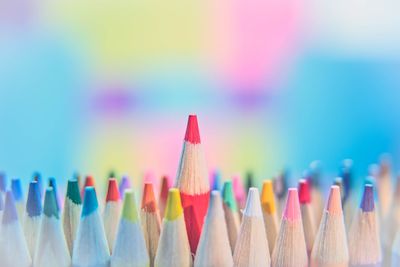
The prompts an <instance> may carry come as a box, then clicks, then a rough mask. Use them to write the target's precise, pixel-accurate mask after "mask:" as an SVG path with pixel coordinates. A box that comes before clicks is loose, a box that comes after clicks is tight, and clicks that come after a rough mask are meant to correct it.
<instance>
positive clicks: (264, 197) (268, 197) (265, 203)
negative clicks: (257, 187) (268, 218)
mask: <svg viewBox="0 0 400 267" xmlns="http://www.w3.org/2000/svg"><path fill="white" fill-rule="evenodd" d="M261 206H262V208H263V210H264V211H265V212H266V213H268V214H273V213H275V211H276V207H275V196H274V188H273V184H272V180H265V181H264V182H263V187H262V191H261Z"/></svg>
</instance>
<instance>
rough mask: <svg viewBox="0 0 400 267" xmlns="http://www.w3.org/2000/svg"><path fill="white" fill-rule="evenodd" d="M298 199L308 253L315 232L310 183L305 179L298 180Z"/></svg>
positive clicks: (312, 243) (309, 252)
mask: <svg viewBox="0 0 400 267" xmlns="http://www.w3.org/2000/svg"><path fill="white" fill-rule="evenodd" d="M298 191H299V201H300V211H301V218H302V220H303V229H304V237H305V240H306V248H307V253H308V255H310V254H311V250H312V248H313V245H314V239H315V234H316V231H317V230H316V225H315V216H314V210H315V209H314V208H315V207H313V206H312V204H311V203H312V202H311V192H310V184H309V182H308V181H307V180H304V179H301V180H300V181H299V189H298Z"/></svg>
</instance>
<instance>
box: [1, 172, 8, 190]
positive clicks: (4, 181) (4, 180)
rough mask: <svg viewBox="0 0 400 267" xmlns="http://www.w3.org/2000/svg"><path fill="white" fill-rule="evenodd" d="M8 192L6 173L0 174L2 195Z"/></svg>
mask: <svg viewBox="0 0 400 267" xmlns="http://www.w3.org/2000/svg"><path fill="white" fill-rule="evenodd" d="M6 190H7V176H6V174H5V173H4V172H0V193H3V194H5V193H6Z"/></svg>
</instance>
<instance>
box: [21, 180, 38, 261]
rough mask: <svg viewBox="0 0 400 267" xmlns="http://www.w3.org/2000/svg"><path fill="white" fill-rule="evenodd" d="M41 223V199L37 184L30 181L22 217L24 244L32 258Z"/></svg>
mask: <svg viewBox="0 0 400 267" xmlns="http://www.w3.org/2000/svg"><path fill="white" fill-rule="evenodd" d="M41 221H42V199H41V197H40V188H39V184H38V182H36V181H32V182H30V184H29V191H28V200H27V201H26V213H25V216H24V227H23V228H24V233H25V239H26V243H27V245H28V249H29V253H30V255H31V257H32V258H33V256H34V255H35V249H36V244H37V240H38V237H39V230H40V223H41Z"/></svg>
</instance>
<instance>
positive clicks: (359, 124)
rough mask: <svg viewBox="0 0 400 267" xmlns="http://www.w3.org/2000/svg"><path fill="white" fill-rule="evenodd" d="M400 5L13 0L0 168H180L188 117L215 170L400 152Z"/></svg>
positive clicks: (267, 168) (101, 172) (61, 173)
mask: <svg viewBox="0 0 400 267" xmlns="http://www.w3.org/2000/svg"><path fill="white" fill-rule="evenodd" d="M398 10H400V2H398V1H390V0H384V1H377V2H374V1H361V0H351V1H348V0H338V1H333V2H331V1H318V0H311V1H307V3H304V2H303V1H300V0H281V1H273V0H267V1H265V0H252V1H240V0H229V1H228V0H220V1H211V0H202V1H198V0H195V1H185V0H169V1H162V0H146V1H144V0H114V1H104V0H100V1H98V0H96V1H95V0H59V1H50V0H14V1H7V0H1V1H0V127H1V128H0V169H2V170H4V171H6V172H7V174H8V176H10V177H21V178H24V179H28V178H30V177H31V175H32V173H33V172H34V171H40V172H42V174H43V175H44V176H46V177H48V176H55V177H57V178H58V179H67V178H70V177H71V176H72V173H73V172H75V171H79V172H80V173H81V174H89V173H90V174H93V175H94V176H95V177H97V178H98V179H99V178H102V177H104V178H106V177H107V174H108V172H109V171H110V170H114V171H115V172H116V173H117V174H128V175H130V176H131V177H132V178H133V179H134V180H135V179H136V178H138V177H142V176H143V175H144V174H145V173H149V172H150V173H153V174H154V175H156V176H159V175H163V174H167V175H169V176H170V177H175V175H176V170H177V167H178V161H179V156H180V152H181V146H182V141H183V136H184V132H185V127H186V121H187V115H188V114H191V113H196V114H197V115H198V116H199V123H200V130H201V136H202V141H203V144H204V146H205V152H206V157H207V163H208V166H209V168H210V171H211V170H213V169H215V168H218V169H219V170H220V171H221V173H222V175H223V176H224V177H230V176H231V175H232V174H234V173H242V174H243V173H245V172H246V171H248V170H251V171H253V172H254V175H255V177H256V178H257V179H259V180H260V179H263V178H270V177H273V176H274V175H276V173H278V172H279V171H280V170H281V169H282V168H284V167H288V168H289V169H290V170H291V174H292V176H293V177H295V178H299V176H300V175H301V173H302V171H303V170H304V169H305V168H307V166H308V165H309V163H310V162H311V161H312V160H317V159H318V160H321V161H322V164H323V169H324V171H325V172H326V173H327V175H332V176H333V175H335V174H336V173H337V171H338V168H339V164H340V161H341V160H342V159H344V158H352V159H353V160H354V164H355V168H356V171H357V173H358V175H359V177H362V176H364V175H366V174H367V171H368V165H369V164H371V163H374V162H376V161H377V160H378V157H379V155H380V154H381V153H383V152H388V153H390V154H391V155H392V159H393V164H394V166H398V164H399V159H400V140H399V136H400V124H399V123H398V122H399V120H400V105H399V101H400V16H398Z"/></svg>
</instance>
